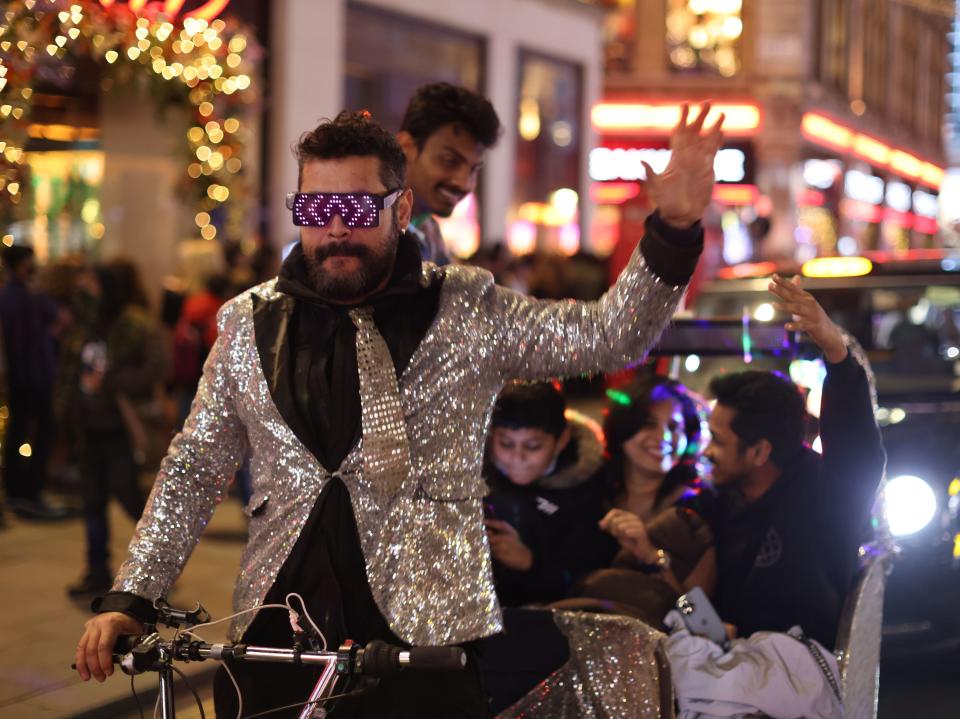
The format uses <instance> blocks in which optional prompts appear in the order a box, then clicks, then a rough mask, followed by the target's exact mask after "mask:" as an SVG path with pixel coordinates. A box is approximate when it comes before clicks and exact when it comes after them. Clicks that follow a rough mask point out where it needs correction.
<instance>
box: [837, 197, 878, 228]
mask: <svg viewBox="0 0 960 719" xmlns="http://www.w3.org/2000/svg"><path fill="white" fill-rule="evenodd" d="M840 213H841V214H843V215H844V216H845V217H849V218H850V219H852V220H860V221H861V222H870V223H876V222H880V220H882V219H883V208H882V207H880V206H879V205H870V204H867V203H866V202H858V201H857V200H849V199H847V200H843V201H841V203H840Z"/></svg>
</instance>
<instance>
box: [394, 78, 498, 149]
mask: <svg viewBox="0 0 960 719" xmlns="http://www.w3.org/2000/svg"><path fill="white" fill-rule="evenodd" d="M450 124H453V125H459V126H460V127H462V128H464V129H465V130H466V131H467V132H469V133H470V134H471V135H473V137H474V138H476V140H477V142H479V143H480V144H481V145H483V146H484V147H493V146H494V145H495V144H496V143H497V140H498V139H499V137H500V130H501V127H500V118H498V117H497V113H496V111H495V110H494V109H493V105H491V104H490V101H489V100H487V98H485V97H483V96H482V95H478V94H477V93H475V92H473V91H472V90H468V89H467V88H465V87H458V86H456V85H451V84H450V83H447V82H435V83H432V84H430V85H423V86H422V87H419V88H417V91H416V92H415V93H414V94H413V97H412V98H411V99H410V104H409V105H407V111H406V112H405V113H404V115H403V120H402V121H401V122H400V131H401V132H409V133H410V135H411V137H413V139H414V142H416V143H417V148H418V149H420V150H422V149H423V145H424V143H426V141H427V140H428V139H429V137H430V136H431V135H432V134H433V133H435V132H436V131H437V130H439V129H440V128H441V127H443V126H444V125H450Z"/></svg>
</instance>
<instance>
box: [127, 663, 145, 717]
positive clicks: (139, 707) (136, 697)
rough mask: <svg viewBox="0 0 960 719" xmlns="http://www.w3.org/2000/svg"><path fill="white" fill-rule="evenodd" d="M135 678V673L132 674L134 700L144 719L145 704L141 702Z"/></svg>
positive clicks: (131, 686)
mask: <svg viewBox="0 0 960 719" xmlns="http://www.w3.org/2000/svg"><path fill="white" fill-rule="evenodd" d="M135 678H136V677H135V676H134V675H133V674H131V675H130V691H131V692H133V701H135V702H136V703H137V711H139V712H140V719H144V716H143V704H141V703H140V697H139V696H137V687H136V686H134V683H133V680H134V679H135Z"/></svg>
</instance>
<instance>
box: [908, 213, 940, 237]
mask: <svg viewBox="0 0 960 719" xmlns="http://www.w3.org/2000/svg"><path fill="white" fill-rule="evenodd" d="M913 229H915V230H916V231H917V232H919V233H920V234H923V235H935V234H937V231H938V230H939V229H940V226H939V225H938V224H937V220H936V218H934V217H923V216H922V215H914V219H913Z"/></svg>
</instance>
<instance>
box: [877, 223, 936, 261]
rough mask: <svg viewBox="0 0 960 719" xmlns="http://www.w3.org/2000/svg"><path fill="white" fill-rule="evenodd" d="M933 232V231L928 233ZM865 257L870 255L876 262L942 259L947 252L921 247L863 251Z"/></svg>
mask: <svg viewBox="0 0 960 719" xmlns="http://www.w3.org/2000/svg"><path fill="white" fill-rule="evenodd" d="M917 219H919V220H925V219H928V218H926V217H918V218H917ZM926 234H933V233H926ZM863 254H864V256H865V257H869V258H870V259H871V260H873V261H874V262H880V263H883V262H897V261H903V260H910V261H916V260H942V259H943V258H944V256H945V255H946V253H945V252H944V251H943V250H936V249H930V248H920V249H914V250H896V251H893V252H887V251H886V250H872V251H869V252H864V253H863Z"/></svg>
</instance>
